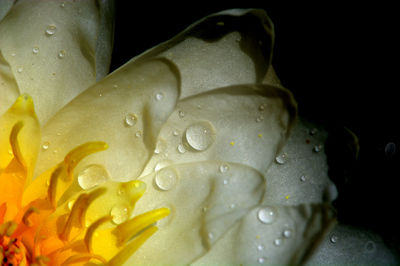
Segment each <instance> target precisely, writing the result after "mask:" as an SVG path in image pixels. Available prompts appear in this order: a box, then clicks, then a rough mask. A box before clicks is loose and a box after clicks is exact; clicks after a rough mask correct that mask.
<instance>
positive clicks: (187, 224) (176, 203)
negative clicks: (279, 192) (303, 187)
mask: <svg viewBox="0 0 400 266" xmlns="http://www.w3.org/2000/svg"><path fill="white" fill-rule="evenodd" d="M221 164H222V162H212V161H208V162H202V163H189V164H181V165H173V166H170V167H167V168H163V169H161V170H160V171H158V172H156V173H153V174H150V175H148V176H146V177H144V178H143V179H142V181H144V182H146V184H147V187H148V188H147V191H146V193H145V194H144V195H143V197H142V198H141V200H140V201H139V202H138V203H137V204H136V208H135V212H138V213H141V212H143V211H145V210H146V209H155V208H158V207H161V206H164V207H168V208H169V209H170V210H171V214H170V215H169V216H168V217H167V218H165V219H164V220H161V221H160V222H158V223H157V225H158V226H159V230H158V232H157V233H156V234H154V235H153V236H152V237H151V239H150V240H149V241H147V242H146V243H145V244H144V245H143V246H142V247H141V248H140V249H139V250H138V251H136V253H135V254H134V255H133V256H132V257H131V259H130V260H129V261H128V263H127V265H130V264H132V263H138V264H147V265H154V264H158V263H160V261H162V262H163V263H165V264H188V263H190V262H192V261H193V260H194V259H195V258H197V257H198V256H201V255H203V254H205V253H206V252H207V251H208V250H209V249H211V248H212V247H213V246H214V244H215V242H217V241H218V239H220V238H221V237H222V236H223V235H224V234H225V233H226V232H227V231H228V229H229V228H230V227H231V226H233V225H234V224H235V223H236V222H238V221H240V219H241V218H242V217H243V216H245V215H246V213H247V212H248V211H249V210H251V208H253V207H254V206H256V205H257V204H259V203H260V202H261V199H262V196H263V193H264V190H265V180H264V178H263V177H262V176H261V175H260V173H258V172H257V171H255V170H253V169H251V168H249V167H247V166H244V165H240V164H235V163H232V164H230V165H229V170H227V171H223V172H221V171H220V166H221ZM171 178H173V179H174V180H175V182H174V183H173V184H174V185H173V186H170V187H169V188H168V189H166V187H163V186H162V185H161V186H160V184H165V183H163V181H167V180H170V179H171ZM171 239H173V242H174V243H173V245H168V244H166V243H169V242H170V241H171Z"/></svg>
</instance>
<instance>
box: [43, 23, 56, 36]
mask: <svg viewBox="0 0 400 266" xmlns="http://www.w3.org/2000/svg"><path fill="white" fill-rule="evenodd" d="M56 29H57V27H56V25H54V24H51V25H48V26H47V28H46V31H45V33H46V36H52V35H54V33H56Z"/></svg>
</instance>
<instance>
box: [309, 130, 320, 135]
mask: <svg viewBox="0 0 400 266" xmlns="http://www.w3.org/2000/svg"><path fill="white" fill-rule="evenodd" d="M317 133H318V129H316V128H313V129H310V132H309V134H310V135H311V136H314V135H316V134H317Z"/></svg>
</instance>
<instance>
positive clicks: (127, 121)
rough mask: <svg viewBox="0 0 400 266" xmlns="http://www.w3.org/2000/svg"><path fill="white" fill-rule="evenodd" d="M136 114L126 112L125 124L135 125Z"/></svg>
mask: <svg viewBox="0 0 400 266" xmlns="http://www.w3.org/2000/svg"><path fill="white" fill-rule="evenodd" d="M137 120H138V119H137V116H136V115H135V114H127V115H126V116H125V120H124V121H125V125H127V126H128V127H132V126H134V125H136V123H137Z"/></svg>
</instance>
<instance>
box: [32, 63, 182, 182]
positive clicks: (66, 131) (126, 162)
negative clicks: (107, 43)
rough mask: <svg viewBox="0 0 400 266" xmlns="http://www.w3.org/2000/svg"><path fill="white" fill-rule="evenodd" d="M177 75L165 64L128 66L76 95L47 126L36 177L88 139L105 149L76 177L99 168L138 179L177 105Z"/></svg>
mask: <svg viewBox="0 0 400 266" xmlns="http://www.w3.org/2000/svg"><path fill="white" fill-rule="evenodd" d="M178 92H179V73H178V72H177V71H176V69H175V68H174V66H173V65H170V64H169V62H167V60H150V61H148V62H145V63H142V64H127V65H125V66H124V67H122V68H120V69H119V70H117V71H115V72H114V73H113V74H111V75H109V76H107V77H106V78H105V79H103V80H102V81H101V82H99V83H97V84H96V85H95V86H93V87H91V88H89V89H88V90H86V91H85V92H84V93H82V94H81V95H79V96H78V97H76V98H75V99H74V100H73V101H71V102H70V103H69V104H68V105H67V106H65V107H64V108H63V109H62V110H61V111H60V112H59V113H57V115H55V116H54V117H53V118H52V119H51V120H50V121H49V123H48V124H47V125H46V126H45V127H44V128H43V131H42V132H43V137H42V141H43V143H42V144H43V145H45V146H44V147H46V149H42V150H41V152H40V153H39V159H38V168H37V169H36V175H37V174H40V173H41V172H43V171H45V170H47V169H48V168H50V167H51V166H52V165H54V164H56V163H57V162H59V161H60V160H62V158H63V156H65V153H66V152H67V151H69V150H72V149H73V148H74V147H76V146H78V145H80V144H83V143H85V142H89V141H104V142H106V143H107V144H108V145H109V149H108V150H107V151H104V152H101V153H98V154H94V155H91V156H89V157H88V158H85V159H84V160H83V161H82V162H81V163H80V164H79V165H78V167H77V168H76V170H77V171H76V173H79V172H80V171H82V170H83V168H84V167H86V166H88V165H89V164H100V165H102V166H104V167H106V169H107V170H108V171H109V172H110V174H111V176H112V177H113V178H114V179H119V180H123V179H124V178H125V180H126V178H127V177H136V176H138V174H139V173H140V172H141V171H142V169H143V167H144V164H145V163H146V162H147V160H148V158H149V156H150V155H151V154H152V151H153V150H154V143H155V140H156V138H157V135H158V133H159V130H160V128H161V126H162V125H163V124H164V122H165V121H166V120H167V118H168V116H169V115H170V113H171V112H172V111H173V108H174V107H175V104H176V100H177V97H178Z"/></svg>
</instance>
